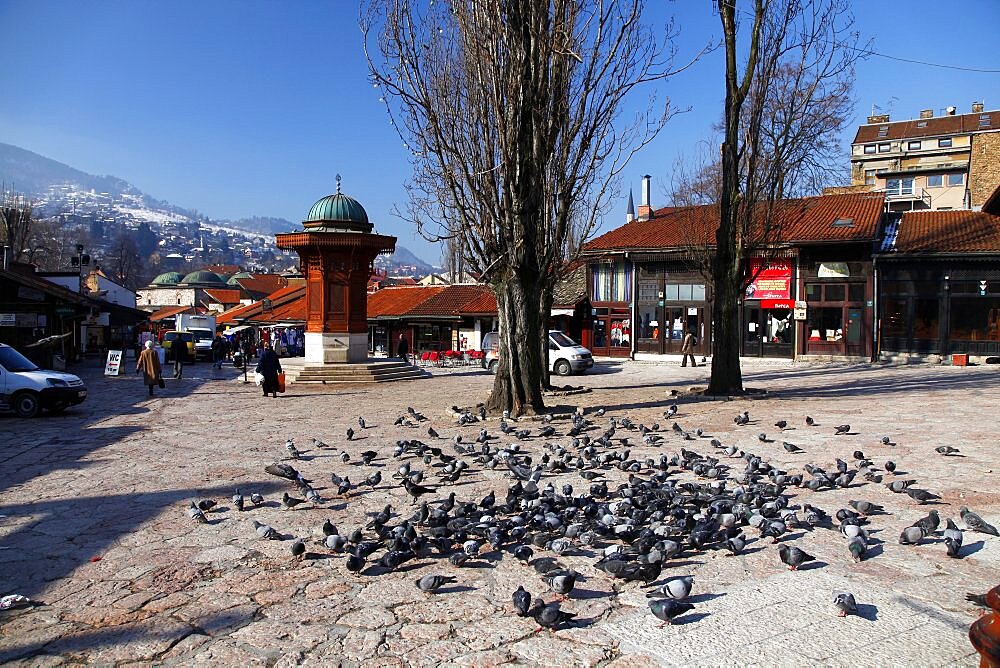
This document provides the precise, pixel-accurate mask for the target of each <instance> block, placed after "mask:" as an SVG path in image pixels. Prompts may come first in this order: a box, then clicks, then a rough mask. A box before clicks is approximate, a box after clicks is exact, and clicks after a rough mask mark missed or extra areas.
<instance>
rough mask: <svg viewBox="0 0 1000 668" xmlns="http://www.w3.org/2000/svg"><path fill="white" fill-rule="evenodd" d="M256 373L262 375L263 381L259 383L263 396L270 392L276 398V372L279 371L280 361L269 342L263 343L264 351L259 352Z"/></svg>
mask: <svg viewBox="0 0 1000 668" xmlns="http://www.w3.org/2000/svg"><path fill="white" fill-rule="evenodd" d="M257 373H259V374H260V375H262V376H264V382H263V383H261V389H263V390H264V396H265V397H266V396H267V395H268V393H270V394H271V395H273V396H274V398H276V399H277V397H278V374H279V373H281V361H280V360H279V359H278V355H277V354H276V353H275V352H274V350H272V349H271V344H270V343H265V344H264V352H262V353H261V354H260V361H259V362H257Z"/></svg>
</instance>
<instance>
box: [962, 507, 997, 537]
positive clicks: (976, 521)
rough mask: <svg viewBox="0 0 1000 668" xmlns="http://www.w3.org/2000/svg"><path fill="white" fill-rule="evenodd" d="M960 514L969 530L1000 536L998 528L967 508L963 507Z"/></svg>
mask: <svg viewBox="0 0 1000 668" xmlns="http://www.w3.org/2000/svg"><path fill="white" fill-rule="evenodd" d="M958 514H959V516H961V518H962V521H963V522H965V526H966V527H967V528H968V529H969V531H978V532H979V533H985V534H989V535H990V536H1000V533H997V528H996V527H995V526H993V525H992V524H990V523H989V522H987V521H986V520H984V519H983V518H982V517H980V516H979V515H977V514H976V513H974V512H972V511H971V510H969V509H968V508H966V507H965V506H962V509H961V510H960V511H959V513H958Z"/></svg>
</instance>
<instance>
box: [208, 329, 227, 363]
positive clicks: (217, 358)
mask: <svg viewBox="0 0 1000 668" xmlns="http://www.w3.org/2000/svg"><path fill="white" fill-rule="evenodd" d="M226 348H227V346H226V340H225V339H224V338H222V334H219V333H218V332H216V334H215V338H214V339H212V366H213V367H215V368H216V369H221V368H222V360H223V359H224V358H225V356H226Z"/></svg>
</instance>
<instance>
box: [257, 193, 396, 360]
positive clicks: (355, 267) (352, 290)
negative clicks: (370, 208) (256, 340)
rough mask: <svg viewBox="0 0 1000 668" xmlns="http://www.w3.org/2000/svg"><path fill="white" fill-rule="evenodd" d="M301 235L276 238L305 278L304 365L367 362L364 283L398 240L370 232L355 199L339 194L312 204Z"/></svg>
mask: <svg viewBox="0 0 1000 668" xmlns="http://www.w3.org/2000/svg"><path fill="white" fill-rule="evenodd" d="M302 227H303V228H304V229H303V230H302V231H301V232H291V233H289V234H278V235H276V237H277V242H278V247H279V248H288V249H293V250H295V251H296V252H297V253H298V254H299V258H300V259H301V267H302V273H303V275H304V276H305V277H306V305H307V306H306V308H307V312H308V315H307V320H306V333H305V363H306V364H307V365H312V364H338V363H360V362H367V361H368V279H369V277H370V276H371V273H372V263H373V261H374V260H375V258H376V256H378V255H380V254H382V253H392V252H393V251H394V250H395V248H396V237H389V236H384V235H381V234H372V227H373V226H372V224H371V223H369V222H368V214H367V213H366V212H365V210H364V208H363V207H362V206H361V204H360V203H358V201H357V200H355V199H353V198H351V197H348V196H347V195H344V194H343V193H341V192H340V176H339V175H338V176H337V192H336V193H334V194H333V195H327V196H326V197H324V198H323V199H321V200H319V201H318V202H316V204H314V205H313V207H312V209H310V210H309V215H308V217H307V218H306V220H305V221H303V223H302Z"/></svg>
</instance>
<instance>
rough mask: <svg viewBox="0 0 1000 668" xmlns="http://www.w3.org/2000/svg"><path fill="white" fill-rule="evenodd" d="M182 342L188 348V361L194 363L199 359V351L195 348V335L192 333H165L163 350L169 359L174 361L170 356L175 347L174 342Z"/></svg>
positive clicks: (172, 331) (171, 331)
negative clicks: (197, 355)
mask: <svg viewBox="0 0 1000 668" xmlns="http://www.w3.org/2000/svg"><path fill="white" fill-rule="evenodd" d="M176 341H180V342H181V343H182V344H183V345H184V347H185V348H187V358H186V361H188V362H194V361H195V360H196V359H197V357H196V353H197V349H196V348H195V339H194V334H192V333H191V332H177V331H174V330H170V331H169V332H164V333H163V349H164V350H165V351H166V353H167V359H168V360H170V359H173V358H172V357H171V356H170V350H171V348H172V347H173V345H174V342H176Z"/></svg>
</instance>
